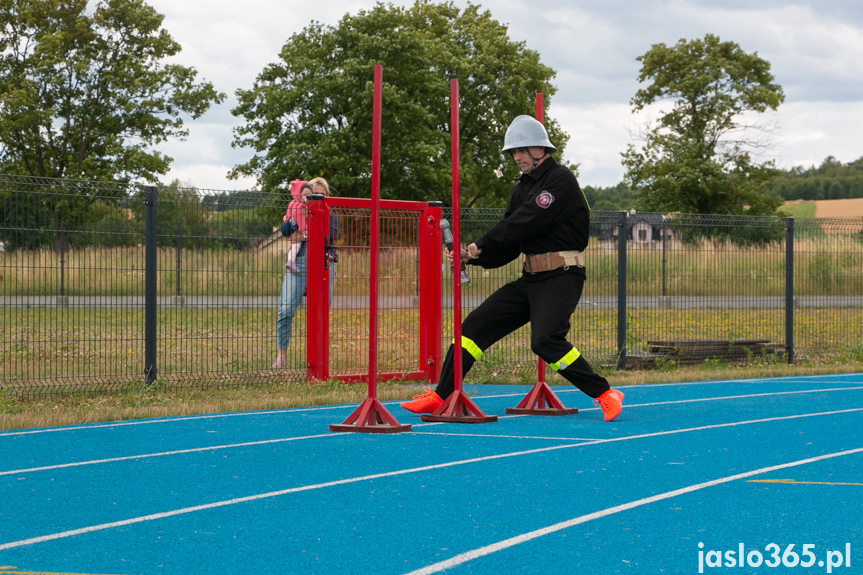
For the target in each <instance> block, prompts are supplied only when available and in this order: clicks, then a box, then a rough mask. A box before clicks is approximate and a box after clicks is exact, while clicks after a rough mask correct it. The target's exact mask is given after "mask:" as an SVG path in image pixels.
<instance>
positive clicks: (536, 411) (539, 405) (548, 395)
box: [504, 381, 578, 415]
mask: <svg viewBox="0 0 863 575" xmlns="http://www.w3.org/2000/svg"><path fill="white" fill-rule="evenodd" d="M504 411H505V413H508V414H510V415H513V414H516V415H570V414H572V413H578V409H576V408H574V407H571V408H567V407H564V406H563V403H561V401H560V400H559V399H558V398H557V396H556V395H555V394H554V392H553V391H552V390H551V388H550V387H549V386H548V384H547V383H546V382H544V381H538V382H536V385H534V386H533V389H531V390H530V392H528V394H527V395H525V396H524V399H522V400H521V402H520V403H519V404H518V405H517V406H516V407H507V408H506V409H505V410H504Z"/></svg>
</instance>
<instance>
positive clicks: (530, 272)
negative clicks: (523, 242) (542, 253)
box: [524, 254, 536, 276]
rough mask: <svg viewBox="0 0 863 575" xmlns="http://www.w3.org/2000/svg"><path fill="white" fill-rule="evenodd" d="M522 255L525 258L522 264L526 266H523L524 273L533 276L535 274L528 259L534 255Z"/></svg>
mask: <svg viewBox="0 0 863 575" xmlns="http://www.w3.org/2000/svg"><path fill="white" fill-rule="evenodd" d="M524 255H525V256H526V257H525V258H524V263H525V264H526V265H525V266H524V267H525V270H524V271H526V272H527V273H529V274H530V275H532V276H535V275H536V272H535V271H533V264H532V263H531V261H530V258H532V257H534V256H535V255H536V254H524Z"/></svg>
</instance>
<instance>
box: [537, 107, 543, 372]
mask: <svg viewBox="0 0 863 575" xmlns="http://www.w3.org/2000/svg"><path fill="white" fill-rule="evenodd" d="M536 119H537V120H539V122H540V123H542V124H545V104H544V99H543V95H542V92H537V94H536ZM536 380H537V381H538V382H540V383H545V362H544V361H542V358H539V357H538V358H536Z"/></svg>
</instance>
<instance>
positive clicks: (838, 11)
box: [148, 0, 863, 189]
mask: <svg viewBox="0 0 863 575" xmlns="http://www.w3.org/2000/svg"><path fill="white" fill-rule="evenodd" d="M148 3H149V4H150V5H152V6H153V7H154V8H155V9H156V10H157V11H158V12H160V13H162V14H164V15H165V22H164V26H165V28H166V29H167V30H168V32H169V33H170V34H171V35H172V36H173V37H174V38H175V39H176V40H177V41H178V42H180V44H181V45H182V46H183V52H182V53H181V54H180V55H179V56H178V57H177V60H178V61H179V62H181V63H183V64H185V65H190V66H194V67H195V68H196V69H197V70H198V71H199V74H200V75H199V78H202V79H206V80H209V81H211V82H213V84H214V85H215V86H216V88H217V89H218V90H221V91H223V92H226V93H227V94H228V95H229V99H228V101H227V102H225V103H224V104H222V105H220V106H217V107H215V108H214V109H213V110H211V111H210V112H208V113H207V114H206V115H205V116H204V117H203V118H201V119H200V120H198V121H190V122H188V124H187V125H188V127H189V129H190V136H189V138H188V140H187V141H185V142H171V143H169V144H167V145H166V146H165V147H164V150H163V151H165V153H167V154H168V155H170V156H172V157H174V158H175V163H174V169H173V170H172V172H171V175H170V178H174V177H179V178H180V179H183V180H187V181H189V182H191V183H193V184H194V185H196V186H198V187H202V188H212V189H221V188H224V189H237V188H238V187H243V186H244V185H252V184H253V182H250V181H248V180H246V181H231V180H227V179H226V174H227V172H228V171H229V170H230V169H231V168H232V167H233V166H235V165H237V164H240V163H243V162H245V161H247V160H248V159H249V157H250V156H251V151H250V150H242V149H241V150H235V149H233V148H232V147H231V142H232V140H233V133H232V128H233V127H234V126H237V125H238V124H239V119H237V118H234V117H233V116H232V115H231V114H230V109H231V108H232V107H233V106H235V105H236V101H235V99H234V97H233V96H234V92H235V91H236V90H237V89H238V88H244V89H248V88H250V87H251V85H252V83H253V81H254V79H255V77H256V76H257V75H258V74H259V73H260V72H261V71H262V69H263V68H264V66H266V65H267V64H269V63H272V62H276V61H277V60H278V53H279V50H280V49H281V47H282V46H283V45H284V44H285V42H286V41H288V40H289V38H290V37H291V35H292V34H294V33H297V32H300V31H302V30H303V29H304V28H306V27H307V26H309V24H310V23H311V22H312V21H313V20H314V21H318V22H321V23H323V24H326V25H336V24H337V23H338V21H339V20H340V19H341V18H342V17H343V16H344V15H345V14H346V13H351V14H356V13H357V12H358V11H359V10H361V9H364V10H370V9H372V8H373V7H374V5H375V2H374V0H337V1H332V2H325V3H317V4H316V3H309V2H305V1H303V2H301V1H299V0H287V1H285V0H282V1H279V2H276V1H275V0H246V1H245V2H242V3H240V2H234V1H228V0H211V1H209V2H207V3H206V4H201V3H200V2H199V1H197V0H195V1H193V0H149V2H148ZM394 3H395V4H397V5H402V6H409V5H412V4H413V0H400V1H395V2H394ZM455 3H456V4H457V5H458V6H461V7H464V6H465V5H466V3H467V0H456V2H455ZM474 3H476V2H474ZM483 8H484V9H487V10H489V11H490V12H491V14H492V17H493V18H495V19H496V20H498V21H499V22H502V23H505V24H508V29H509V35H510V38H511V39H513V40H516V41H524V42H525V43H526V46H527V47H528V48H530V49H533V50H536V51H537V52H539V53H540V57H541V60H542V62H543V63H545V64H546V65H549V66H551V67H552V68H554V69H555V70H556V71H557V78H556V79H555V85H556V86H557V88H558V92H557V94H555V95H554V97H553V98H551V105H550V108H549V111H548V113H549V116H550V117H553V118H555V119H557V120H558V121H559V122H560V123H561V126H562V127H563V129H564V130H566V131H567V132H569V133H570V134H571V136H572V139H571V141H570V145H569V150H568V154H567V155H568V157H567V158H566V159H567V160H569V161H572V162H577V163H580V164H581V178H580V181H581V183H582V184H583V185H603V186H609V185H615V184H616V183H618V182H619V181H620V179H621V177H622V174H623V169H622V167H621V165H620V152H622V151H623V150H624V149H625V148H626V145H627V144H628V143H630V142H632V140H631V138H630V136H629V132H628V131H627V126H628V125H630V123H631V122H632V121H633V119H632V115H631V113H630V111H631V110H630V107H629V100H630V98H631V97H632V96H633V95H634V93H635V91H636V90H638V88H639V84H638V81H637V76H638V71H639V67H640V64H639V62H637V61H636V58H637V57H638V56H640V55H641V54H644V53H645V52H646V51H647V50H648V49H650V47H651V45H653V44H656V43H659V42H664V43H666V44H674V43H676V42H677V41H678V40H679V39H681V38H687V39H693V38H700V37H704V35H705V34H706V33H713V34H716V35H717V36H719V37H720V38H721V39H722V40H728V41H733V42H736V43H738V44H740V46H741V48H742V49H743V50H745V51H746V52H758V54H759V55H760V56H761V57H762V58H765V59H767V60H768V61H769V62H770V63H771V67H772V71H773V73H774V75H775V76H776V80H777V82H778V83H779V84H780V85H782V86H783V88H784V89H785V92H786V97H787V99H786V103H785V104H783V105H782V106H781V107H780V109H779V112H777V113H776V114H775V117H776V119H777V120H778V122H779V124H780V127H781V130H780V131H779V132H777V134H776V140H777V144H778V145H777V148H776V149H775V150H774V153H775V155H776V159H777V162H778V163H779V164H780V165H781V166H783V167H791V166H794V165H809V164H819V163H820V162H821V161H822V160H823V159H824V157H826V156H828V155H833V156H835V157H837V158H838V159H840V160H841V161H843V162H847V161H851V160H853V159H856V158H858V157H860V156H861V155H863V146H861V145H858V144H857V143H856V140H857V138H856V137H855V136H856V134H859V133H860V132H861V128H863V126H861V123H863V121H861V120H860V119H859V118H863V104H861V102H863V82H860V80H859V78H860V77H863V58H860V57H859V55H860V54H863V9H861V7H860V6H859V5H858V3H856V0H854V1H851V0H844V1H839V0H836V1H831V2H826V3H825V2H815V1H814V0H808V1H805V0H763V1H759V2H757V3H753V2H751V1H746V0H721V1H720V0H642V1H637V0H607V1H606V2H601V3H598V2H593V1H588V0H547V1H546V2H544V3H540V4H525V3H524V2H523V1H521V0H495V2H487V3H486V4H485V5H484V6H483Z"/></svg>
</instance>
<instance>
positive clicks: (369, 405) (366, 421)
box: [329, 397, 411, 433]
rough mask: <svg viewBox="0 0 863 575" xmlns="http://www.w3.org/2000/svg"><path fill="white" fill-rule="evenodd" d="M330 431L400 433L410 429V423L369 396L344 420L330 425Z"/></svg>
mask: <svg viewBox="0 0 863 575" xmlns="http://www.w3.org/2000/svg"><path fill="white" fill-rule="evenodd" d="M329 430H330V431H353V432H355V433H399V432H401V431H410V430H411V426H410V424H401V423H399V422H398V421H396V418H395V417H393V416H392V415H391V414H390V412H389V411H387V408H386V407H384V406H383V404H382V403H381V402H380V401H379V400H378V399H377V398H371V397H370V398H368V399H366V400H365V401H364V402H362V403H361V404H360V405H359V407H357V408H356V409H355V410H354V412H353V413H352V414H351V415H350V416H349V417H348V418H347V419H346V420H345V421H344V422H343V423H334V424H330V426H329Z"/></svg>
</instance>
